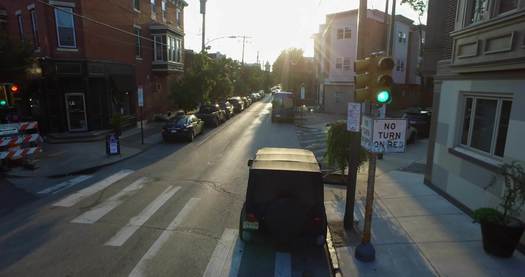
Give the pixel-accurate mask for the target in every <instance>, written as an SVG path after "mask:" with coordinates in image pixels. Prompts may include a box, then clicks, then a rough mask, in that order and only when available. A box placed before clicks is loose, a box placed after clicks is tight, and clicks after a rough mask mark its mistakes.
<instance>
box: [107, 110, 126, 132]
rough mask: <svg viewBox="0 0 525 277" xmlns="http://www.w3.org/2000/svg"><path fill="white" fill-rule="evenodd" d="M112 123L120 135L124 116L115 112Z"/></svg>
mask: <svg viewBox="0 0 525 277" xmlns="http://www.w3.org/2000/svg"><path fill="white" fill-rule="evenodd" d="M110 124H111V128H112V129H113V131H114V132H115V133H117V134H118V135H120V133H121V131H122V125H124V117H123V116H122V115H121V114H119V113H116V114H113V116H112V117H111V122H110Z"/></svg>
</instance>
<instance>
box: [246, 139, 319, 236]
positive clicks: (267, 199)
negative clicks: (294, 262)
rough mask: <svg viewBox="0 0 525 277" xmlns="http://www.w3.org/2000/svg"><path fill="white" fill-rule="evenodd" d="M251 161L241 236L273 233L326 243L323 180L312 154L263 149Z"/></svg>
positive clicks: (290, 149) (288, 149)
mask: <svg viewBox="0 0 525 277" xmlns="http://www.w3.org/2000/svg"><path fill="white" fill-rule="evenodd" d="M248 165H249V166H250V174H249V179H248V188H247V191H246V200H245V202H244V205H243V208H242V211H241V216H240V222H239V234H240V238H241V240H243V241H250V240H251V239H252V238H254V235H256V234H269V235H270V236H271V238H273V239H274V240H275V241H276V242H278V243H289V242H294V241H300V242H305V241H306V242H307V243H314V244H317V245H324V242H325V239H326V226H327V219H326V213H325V207H324V194H323V181H322V175H321V171H320V168H319V163H318V162H317V160H316V158H315V156H314V154H313V153H312V152H311V151H308V150H303V149H292V148H262V149H259V150H258V151H257V154H256V157H255V159H254V160H250V161H249V162H248Z"/></svg>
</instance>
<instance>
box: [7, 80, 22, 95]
mask: <svg viewBox="0 0 525 277" xmlns="http://www.w3.org/2000/svg"><path fill="white" fill-rule="evenodd" d="M7 86H8V87H9V92H10V93H11V94H17V93H19V92H20V85H18V84H15V83H12V84H8V85H7Z"/></svg>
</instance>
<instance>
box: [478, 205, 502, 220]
mask: <svg viewBox="0 0 525 277" xmlns="http://www.w3.org/2000/svg"><path fill="white" fill-rule="evenodd" d="M473 218H474V221H475V222H482V221H488V222H493V223H502V222H503V214H502V213H501V212H499V211H498V210H496V209H493V208H480V209H477V210H475V211H474V214H473Z"/></svg>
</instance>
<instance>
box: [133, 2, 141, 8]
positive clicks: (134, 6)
mask: <svg viewBox="0 0 525 277" xmlns="http://www.w3.org/2000/svg"><path fill="white" fill-rule="evenodd" d="M133 9H135V10H137V11H140V0H133Z"/></svg>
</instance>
